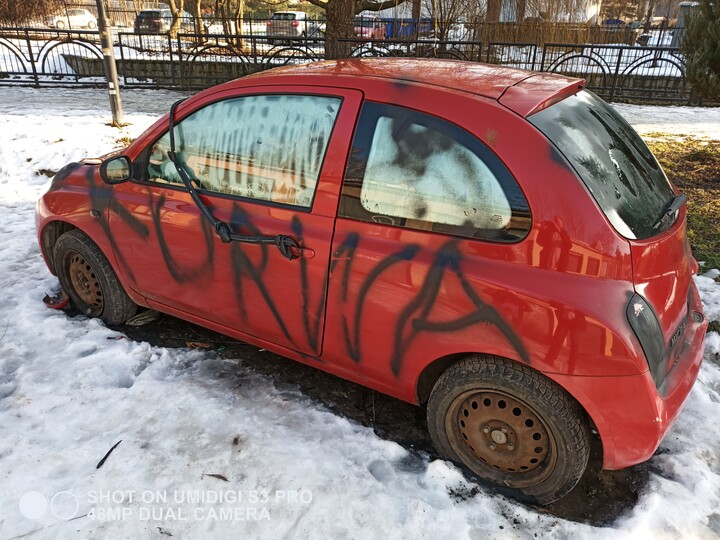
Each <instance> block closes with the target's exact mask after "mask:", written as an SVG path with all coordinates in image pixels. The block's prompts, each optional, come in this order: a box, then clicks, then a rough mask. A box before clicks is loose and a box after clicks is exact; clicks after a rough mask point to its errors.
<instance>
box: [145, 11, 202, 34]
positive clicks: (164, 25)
mask: <svg viewBox="0 0 720 540" xmlns="http://www.w3.org/2000/svg"><path fill="white" fill-rule="evenodd" d="M172 22H173V16H172V11H170V10H169V9H143V10H142V11H140V12H139V13H138V14H137V17H135V32H136V33H138V34H164V33H166V32H168V31H169V30H170V27H171V26H172ZM180 28H181V30H182V31H183V32H194V31H195V21H194V19H193V16H192V15H190V14H189V13H188V12H187V11H183V14H182V17H181V18H180Z"/></svg>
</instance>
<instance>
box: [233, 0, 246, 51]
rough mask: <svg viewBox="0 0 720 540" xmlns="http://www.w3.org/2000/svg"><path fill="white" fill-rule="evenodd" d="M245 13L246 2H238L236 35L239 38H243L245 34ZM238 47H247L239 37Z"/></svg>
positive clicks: (243, 0)
mask: <svg viewBox="0 0 720 540" xmlns="http://www.w3.org/2000/svg"><path fill="white" fill-rule="evenodd" d="M244 11H245V0H237V5H236V6H235V34H237V35H238V36H241V35H242V33H243V30H242V27H243V12H244ZM236 45H237V46H238V47H240V48H241V49H242V48H243V47H244V46H245V44H244V43H243V40H242V38H240V37H238V38H237V42H236Z"/></svg>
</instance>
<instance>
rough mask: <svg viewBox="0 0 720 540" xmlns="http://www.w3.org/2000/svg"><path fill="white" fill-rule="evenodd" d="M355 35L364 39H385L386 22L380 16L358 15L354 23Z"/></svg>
mask: <svg viewBox="0 0 720 540" xmlns="http://www.w3.org/2000/svg"><path fill="white" fill-rule="evenodd" d="M353 26H354V31H355V37H359V38H364V39H385V23H384V22H382V21H381V20H380V18H379V17H376V16H374V15H370V16H357V17H355V21H354V23H353Z"/></svg>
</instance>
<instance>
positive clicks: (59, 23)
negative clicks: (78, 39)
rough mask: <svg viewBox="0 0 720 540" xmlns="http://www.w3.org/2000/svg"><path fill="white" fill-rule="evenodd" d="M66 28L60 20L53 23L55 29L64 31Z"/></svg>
mask: <svg viewBox="0 0 720 540" xmlns="http://www.w3.org/2000/svg"><path fill="white" fill-rule="evenodd" d="M66 26H67V25H66V24H65V21H63V20H62V19H61V20H59V21H57V22H56V23H55V28H57V29H58V30H65V27H66Z"/></svg>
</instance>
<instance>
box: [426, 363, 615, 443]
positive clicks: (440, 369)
mask: <svg viewBox="0 0 720 540" xmlns="http://www.w3.org/2000/svg"><path fill="white" fill-rule="evenodd" d="M471 356H488V357H495V358H503V359H504V360H508V361H510V362H515V363H517V364H522V365H523V366H525V367H526V368H528V369H532V370H533V371H536V372H537V373H539V374H540V375H542V376H543V377H546V378H547V379H549V380H551V381H553V382H554V383H555V384H557V385H558V386H559V387H560V388H562V389H563V390H565V392H567V394H568V395H569V396H570V397H572V398H573V400H575V402H577V404H578V405H579V406H580V408H581V409H582V411H583V412H584V413H585V418H586V420H587V422H588V427H589V428H590V429H591V430H592V431H594V432H598V434H599V436H600V440H601V442H602V433H599V430H598V429H597V425H596V423H595V420H594V419H593V417H592V415H591V414H590V412H589V411H588V407H587V406H586V404H585V403H583V401H584V400H583V399H582V398H581V397H579V396H578V395H576V392H573V389H572V388H568V387H567V386H565V385H562V384H560V383H559V382H558V381H556V380H555V379H554V378H553V377H551V376H548V374H546V373H543V372H542V371H537V370H536V369H535V368H533V367H532V366H530V365H527V364H525V363H522V362H518V361H517V360H513V359H512V358H505V357H499V356H497V355H490V354H485V353H481V352H467V353H455V354H449V355H447V356H443V357H440V358H437V359H436V360H434V361H432V362H430V363H429V364H428V365H426V366H425V367H424V368H423V370H422V371H421V372H420V375H419V376H418V379H417V381H416V384H415V399H416V402H417V403H418V404H419V405H425V404H427V402H428V400H429V399H430V393H431V392H432V390H433V388H434V386H435V383H436V382H437V381H438V379H439V378H440V376H441V375H442V374H443V373H445V371H447V370H448V369H449V368H450V367H452V366H454V365H455V364H458V363H459V362H462V361H463V360H465V359H467V358H470V357H471ZM601 446H602V447H603V449H604V443H603V444H601Z"/></svg>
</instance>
